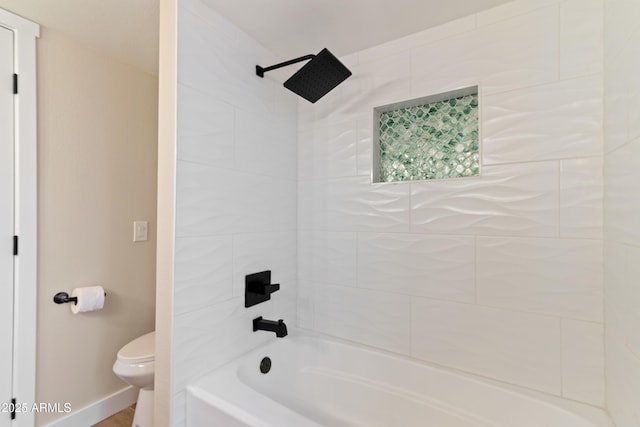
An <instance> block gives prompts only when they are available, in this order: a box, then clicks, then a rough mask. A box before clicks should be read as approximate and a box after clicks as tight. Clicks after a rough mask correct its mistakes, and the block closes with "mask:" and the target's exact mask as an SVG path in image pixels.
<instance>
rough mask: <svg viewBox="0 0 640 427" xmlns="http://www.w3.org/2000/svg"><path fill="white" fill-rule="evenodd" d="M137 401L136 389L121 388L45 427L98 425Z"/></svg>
mask: <svg viewBox="0 0 640 427" xmlns="http://www.w3.org/2000/svg"><path fill="white" fill-rule="evenodd" d="M137 399H138V389H137V388H135V387H131V386H129V387H127V388H123V389H122V390H120V391H117V392H115V393H113V394H112V395H110V396H107V397H105V398H103V399H100V400H98V401H96V402H93V403H92V404H90V405H87V406H85V407H84V408H80V409H78V410H74V411H73V412H71V413H70V414H69V415H66V416H64V417H62V418H60V419H57V420H55V421H53V422H52V423H49V424H47V426H46V427H87V426H92V425H94V424H97V423H99V422H100V421H102V420H104V419H105V418H109V417H110V416H111V415H113V414H115V413H117V412H120V411H122V410H123V409H124V408H127V407H129V406H131V405H133V404H134V403H135V402H136V400H137Z"/></svg>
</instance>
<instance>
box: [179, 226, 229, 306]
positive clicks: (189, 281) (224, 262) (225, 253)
mask: <svg viewBox="0 0 640 427" xmlns="http://www.w3.org/2000/svg"><path fill="white" fill-rule="evenodd" d="M231 254H232V241H231V235H223V236H208V237H179V238H176V246H175V273H174V274H175V278H174V297H173V307H174V313H175V315H180V314H183V313H186V312H189V311H193V310H196V309H199V308H202V307H207V306H210V305H213V304H215V303H217V302H220V301H224V300H227V299H230V298H231V297H232V296H233V280H232V272H233V269H232V265H233V264H232V257H231Z"/></svg>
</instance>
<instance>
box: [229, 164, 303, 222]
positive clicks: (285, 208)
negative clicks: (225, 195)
mask: <svg viewBox="0 0 640 427" xmlns="http://www.w3.org/2000/svg"><path fill="white" fill-rule="evenodd" d="M232 185H233V187H234V188H235V192H234V201H233V203H234V206H233V207H234V225H233V230H234V231H235V232H239V233H260V232H264V231H285V230H295V228H296V224H297V221H296V188H297V184H296V181H292V180H289V179H282V178H275V177H268V176H261V175H251V174H246V173H236V174H235V175H234V182H233V184H232Z"/></svg>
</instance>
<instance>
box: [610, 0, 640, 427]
mask: <svg viewBox="0 0 640 427" xmlns="http://www.w3.org/2000/svg"><path fill="white" fill-rule="evenodd" d="M639 13H640V3H639V2H637V1H635V0H605V76H604V77H605V152H606V153H607V154H606V156H605V174H604V193H605V199H604V208H605V213H604V219H605V224H604V225H605V227H604V235H605V291H606V292H605V296H606V299H605V354H606V360H605V362H606V369H605V371H606V403H607V409H608V411H609V413H610V414H611V415H612V418H613V419H614V421H615V423H616V425H617V426H618V427H640V409H638V408H640V397H639V396H640V326H639V325H640V315H638V313H640V286H638V285H637V283H638V274H640V267H639V265H640V248H639V247H638V246H639V245H640V232H639V231H638V226H637V223H638V220H637V219H638V214H639V213H640V202H638V194H639V191H638V188H639V187H638V182H640V181H638V178H640V177H639V172H637V170H638V167H640V162H639V160H638V158H639V157H640V139H635V140H634V138H636V136H637V135H639V134H640V125H639V124H638V123H637V122H638V120H640V108H639V107H638V106H637V105H636V102H635V100H636V99H637V97H638V95H640V83H639V82H638V78H637V76H638V73H639V72H640V61H639V60H638V55H639V54H640V24H638V19H637V17H638V14H639Z"/></svg>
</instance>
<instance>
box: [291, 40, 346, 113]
mask: <svg viewBox="0 0 640 427" xmlns="http://www.w3.org/2000/svg"><path fill="white" fill-rule="evenodd" d="M350 75H351V71H349V69H348V68H347V67H345V66H344V64H343V63H342V62H340V61H339V60H338V58H336V57H335V56H333V54H332V53H331V52H329V51H328V50H327V49H322V51H320V53H319V54H317V55H316V56H315V57H314V58H313V59H312V60H311V61H309V62H307V63H306V64H305V66H304V67H302V68H300V69H299V70H298V72H296V73H295V74H294V75H293V76H291V77H289V80H287V81H286V82H284V87H286V88H287V89H289V90H290V91H292V92H295V93H297V94H298V95H300V96H301V97H303V98H304V99H306V100H307V101H309V102H312V103H313V102H316V101H317V100H318V99H320V98H322V97H323V96H325V95H326V94H327V93H329V92H330V91H331V90H332V89H333V88H335V87H336V86H338V85H339V84H340V83H342V82H343V81H345V80H346V79H347V77H349V76H350Z"/></svg>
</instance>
